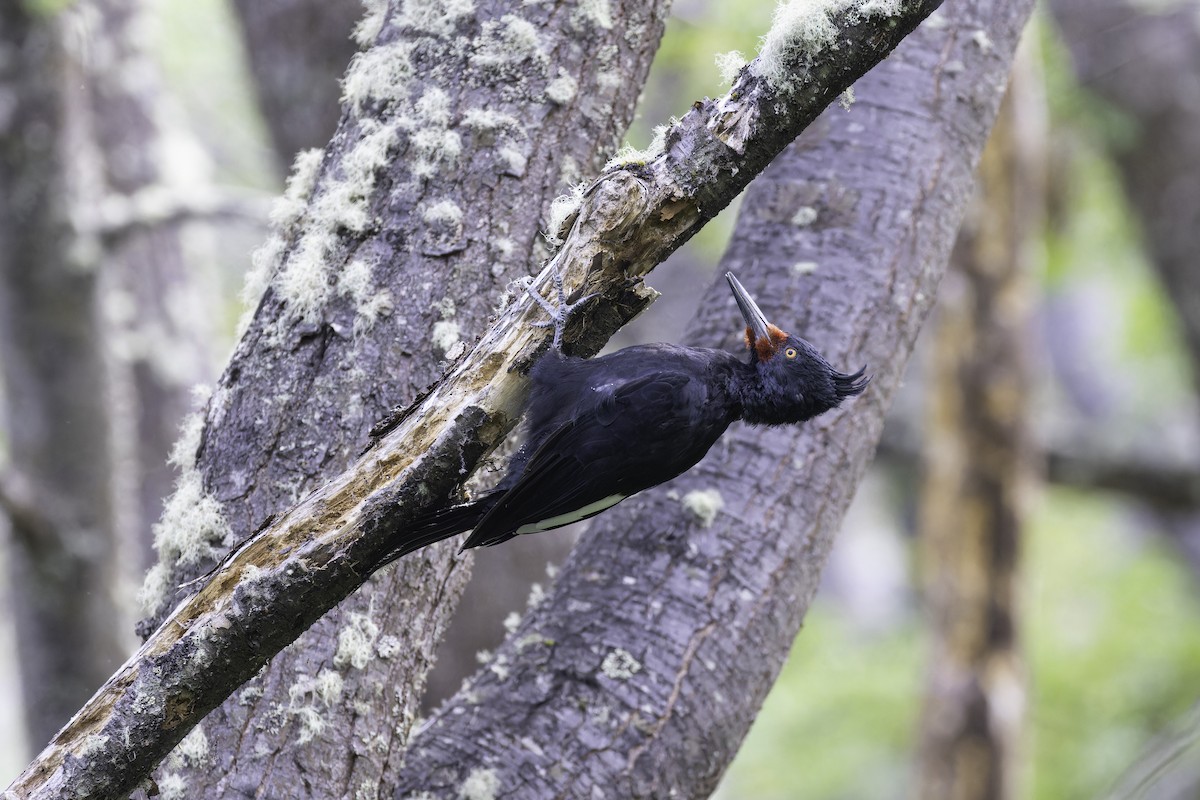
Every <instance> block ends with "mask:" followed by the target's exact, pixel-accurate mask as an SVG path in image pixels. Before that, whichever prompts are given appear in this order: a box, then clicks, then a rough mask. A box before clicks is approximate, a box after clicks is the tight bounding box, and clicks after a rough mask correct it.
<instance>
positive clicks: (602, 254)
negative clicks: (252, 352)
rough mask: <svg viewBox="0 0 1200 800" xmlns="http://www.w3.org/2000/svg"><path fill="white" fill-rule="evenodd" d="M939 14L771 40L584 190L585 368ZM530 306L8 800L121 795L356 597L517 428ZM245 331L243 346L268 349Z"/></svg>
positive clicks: (124, 677)
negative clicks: (697, 248) (434, 507)
mask: <svg viewBox="0 0 1200 800" xmlns="http://www.w3.org/2000/svg"><path fill="white" fill-rule="evenodd" d="M866 5H869V6H871V7H872V8H874V7H877V6H879V4H877V3H869V4H866ZM936 5H937V3H936V2H935V1H934V0H927V1H926V2H909V3H904V4H901V5H900V6H899V7H898V11H897V13H896V15H895V16H889V15H887V14H884V13H867V12H866V11H862V10H859V9H858V7H857V4H855V5H853V6H852V7H847V8H846V10H845V11H843V12H841V13H840V14H838V15H837V16H836V17H835V18H834V20H833V24H834V27H833V29H832V32H831V33H829V34H828V35H827V38H822V39H820V40H819V41H813V40H811V39H809V40H807V41H806V42H801V43H797V41H793V40H789V38H788V36H792V37H793V38H794V36H796V35H798V34H800V33H807V31H806V30H790V31H787V30H785V31H784V33H785V36H784V37H783V39H782V41H781V42H780V44H781V45H782V46H781V47H780V48H779V49H778V50H777V51H775V52H774V53H773V58H772V60H770V61H769V62H758V63H757V64H756V65H752V67H751V68H750V69H749V70H747V71H745V72H743V73H742V74H741V76H740V77H739V79H738V81H737V82H736V83H735V86H734V88H733V90H732V91H731V93H730V95H728V96H726V97H725V98H722V99H721V100H718V101H715V102H713V101H707V102H705V103H700V104H697V106H696V107H695V108H694V109H693V110H692V111H691V112H689V113H688V114H687V115H686V116H685V117H684V119H683V120H681V122H680V123H679V124H678V125H676V126H675V127H674V128H673V129H672V130H671V131H669V132H668V134H667V136H666V138H665V144H666V149H665V152H664V153H662V154H661V155H659V156H658V157H656V158H655V159H654V160H653V161H650V162H647V163H645V164H639V165H637V166H635V167H633V168H630V169H624V170H619V171H615V172H610V173H607V174H606V175H605V176H604V177H602V178H601V179H600V180H599V181H597V182H596V183H595V184H593V185H592V186H591V187H590V188H589V190H588V191H587V192H585V193H584V196H583V198H582V204H581V207H580V209H579V210H578V211H577V212H576V213H575V214H573V215H571V216H570V217H569V218H568V223H569V225H570V233H569V234H568V236H567V239H566V243H565V244H564V245H563V247H562V248H561V250H560V251H559V253H558V255H557V256H556V257H555V259H554V261H553V262H552V264H551V265H550V268H551V269H553V268H557V269H559V270H561V271H562V272H563V273H564V274H565V275H566V276H567V279H568V283H569V285H571V286H572V287H573V288H580V287H587V288H588V289H589V290H598V291H600V292H601V293H602V298H601V299H599V300H597V301H596V302H595V303H594V305H593V307H591V308H589V309H587V310H586V312H585V313H583V314H581V315H580V320H579V321H578V323H577V325H576V326H575V327H574V328H573V329H572V330H571V331H569V333H568V337H569V340H570V342H571V344H572V346H573V347H574V348H575V350H576V351H577V352H582V353H588V352H594V350H595V349H596V348H597V347H598V346H599V344H600V343H601V342H602V341H603V340H604V339H606V338H607V336H608V335H609V334H611V332H612V331H613V330H615V329H616V328H617V327H618V326H619V325H620V324H621V323H622V322H623V321H625V320H626V319H628V318H629V317H630V316H631V315H632V314H633V313H635V312H636V311H637V310H640V308H641V307H642V306H643V305H644V304H645V303H646V302H647V301H648V294H647V292H645V291H644V290H641V289H639V288H638V285H637V284H631V283H630V282H629V281H630V278H637V277H640V276H641V275H643V274H645V272H647V271H648V270H649V269H650V268H652V267H653V265H654V264H655V263H657V261H658V260H659V259H661V258H662V257H665V255H666V254H667V253H669V252H670V251H671V250H673V249H674V248H675V247H678V245H679V244H681V243H682V242H683V241H685V240H686V239H687V238H688V237H689V236H690V235H691V234H692V233H694V232H695V230H696V229H697V228H698V227H699V226H700V225H701V224H703V222H704V221H706V220H707V219H708V218H710V217H711V216H712V215H713V214H715V213H716V212H717V211H718V210H720V209H721V208H723V207H724V206H725V205H726V204H728V202H729V201H730V200H731V199H732V198H733V197H734V196H735V195H736V194H737V192H739V191H740V190H741V189H742V188H743V187H744V186H745V184H746V183H747V182H748V181H749V180H750V178H751V177H753V175H754V174H756V173H757V172H758V171H760V170H761V169H762V167H764V166H765V165H766V164H767V163H769V161H770V160H771V158H773V157H774V156H775V155H776V154H777V153H778V152H779V151H780V150H781V149H782V148H783V147H784V146H785V145H786V144H787V143H788V142H789V141H790V140H791V139H792V138H793V137H794V136H795V135H796V133H798V132H799V130H801V129H802V128H803V127H804V126H805V125H807V124H808V122H810V121H811V120H812V119H813V118H815V116H816V115H817V114H818V113H819V111H820V109H821V108H823V107H824V106H825V105H827V104H828V103H829V102H830V101H831V100H832V99H834V98H835V97H837V96H838V95H839V94H840V93H841V92H842V91H843V90H844V89H846V88H847V87H848V86H849V85H850V83H852V82H853V80H854V79H856V78H857V77H859V76H860V75H861V74H863V73H864V72H865V71H866V70H867V69H869V68H870V67H871V66H872V65H873V64H875V63H877V62H878V61H879V60H880V59H882V58H883V57H884V56H885V55H886V54H887V53H888V52H890V50H891V49H892V48H893V47H894V46H895V45H896V44H897V43H898V42H899V41H900V40H901V39H902V38H903V36H905V35H906V34H907V33H908V32H909V31H911V30H912V28H913V27H914V26H915V25H916V24H917V23H918V22H919V21H920V20H921V19H922V18H924V16H926V15H927V14H928V13H929V12H930V11H931V10H932V9H933V8H934V7H935V6H936ZM823 36H825V34H823ZM834 44H836V45H837V46H836V48H835V47H833V46H832V45H834ZM806 47H807V49H805V48H806ZM789 75H794V76H797V77H796V81H797V84H796V86H794V87H793V88H792V89H791V91H789V92H784V91H781V90H780V88H779V84H778V83H776V84H772V83H771V82H770V80H774V81H776V82H778V81H780V80H781V77H780V76H789ZM763 76H770V80H768V78H766V77H763ZM360 133H361V131H360ZM547 275H548V273H547V272H544V273H543V275H542V277H541V279H540V283H539V286H544V284H545V283H546V281H547V280H548V278H547ZM269 298H270V296H268V299H269ZM533 307H534V306H533V304H532V303H531V301H529V300H528V298H525V297H524V296H521V297H519V298H518V299H517V300H516V301H515V302H513V303H512V304H511V305H510V306H509V308H508V309H507V310H505V311H504V312H503V313H502V314H501V315H500V318H499V320H498V321H497V322H496V324H495V325H494V326H493V327H492V328H491V330H490V331H488V332H487V333H486V334H485V335H484V337H483V338H482V340H481V341H480V342H479V343H478V344H477V345H476V346H475V347H474V348H473V350H472V351H471V352H470V353H469V354H468V355H467V356H466V357H465V358H463V359H461V360H459V361H458V362H457V363H456V364H455V365H454V366H453V367H452V368H451V370H450V371H449V373H448V374H447V376H446V377H445V378H444V379H443V380H442V382H441V383H440V384H439V385H438V386H437V387H436V388H435V389H434V390H433V392H432V393H431V394H430V395H429V396H428V397H426V398H425V399H424V400H423V401H422V402H421V403H420V404H419V405H418V406H417V407H416V408H414V409H413V411H412V412H411V413H410V414H409V415H408V416H407V417H405V418H404V419H403V420H402V421H401V422H400V423H399V424H398V425H397V426H396V427H395V428H394V429H393V430H392V431H391V432H390V433H388V434H387V435H386V436H384V437H383V438H382V439H381V440H380V441H379V442H378V443H377V445H376V446H375V447H374V448H373V449H371V450H370V451H369V452H368V453H366V454H365V455H364V456H363V457H362V458H361V459H360V460H359V461H358V462H357V463H356V464H355V465H354V466H353V467H352V468H350V469H349V470H347V471H346V472H344V473H342V474H341V475H340V476H338V477H336V478H334V479H333V480H332V481H331V482H330V483H328V484H327V485H326V486H324V487H323V488H321V489H319V490H317V491H316V492H314V493H312V494H310V495H309V496H308V497H307V498H305V499H304V500H302V501H301V502H300V503H299V504H298V505H296V506H295V507H294V508H292V509H291V510H289V511H288V512H287V513H286V514H284V515H282V516H281V518H280V519H278V520H277V521H274V522H272V523H271V524H269V525H267V527H266V528H265V529H264V530H262V531H261V532H260V533H259V534H257V535H256V536H254V537H253V538H252V539H251V540H249V541H248V542H246V543H245V544H243V545H241V546H240V547H239V548H238V549H237V550H236V551H235V552H234V553H233V555H232V556H231V557H230V558H229V559H228V560H227V561H225V562H224V563H223V564H222V565H221V567H220V568H219V569H218V570H217V571H216V573H215V574H214V575H213V577H212V578H211V580H210V581H209V582H208V583H207V584H206V585H205V587H204V588H203V589H202V590H201V591H200V592H199V593H198V594H196V595H195V596H194V597H192V598H190V599H188V600H185V601H184V602H183V603H182V604H180V605H179V606H178V607H177V608H176V609H175V611H174V612H172V613H171V614H170V616H169V617H168V618H167V619H166V621H165V622H164V623H163V624H162V625H161V626H160V628H159V629H158V630H157V631H156V632H155V633H154V634H153V635H152V636H151V637H150V638H149V639H148V641H147V642H146V644H145V645H144V646H143V648H142V649H141V650H140V651H139V653H138V654H136V655H135V656H134V657H133V658H131V659H130V661H129V662H127V664H126V665H125V666H124V667H122V669H121V670H120V671H119V672H118V673H117V674H116V675H114V676H113V678H111V679H110V680H109V682H108V683H107V684H106V685H105V687H104V688H102V689H101V691H100V692H99V693H98V694H97V695H96V697H94V698H93V699H92V701H90V702H89V703H88V705H87V706H85V707H84V709H82V710H81V711H80V713H79V714H78V715H77V716H76V717H75V718H74V719H73V720H72V722H71V723H70V724H69V725H68V726H67V727H66V728H65V729H64V730H63V731H61V732H60V733H59V735H58V736H57V737H56V738H55V740H54V741H52V742H51V744H50V746H49V747H48V748H47V749H46V750H45V751H44V752H43V753H42V755H41V756H39V758H38V759H37V760H36V761H35V762H34V763H33V764H32V765H31V766H30V767H29V768H28V769H27V771H26V772H25V773H24V774H23V775H22V776H21V777H20V778H18V780H17V781H16V782H15V783H14V784H13V786H12V787H11V789H10V790H11V791H13V792H14V793H17V794H20V795H22V796H31V797H52V796H62V797H74V796H89V797H118V796H123V795H124V794H127V793H128V791H129V790H130V789H131V788H132V787H133V786H134V785H136V783H137V781H138V780H140V779H141V778H142V777H143V776H144V775H145V774H146V772H147V771H148V769H149V768H150V767H151V766H152V765H153V764H154V763H156V762H157V760H158V759H160V758H161V757H162V756H163V755H164V754H165V753H166V751H167V750H168V749H169V748H170V747H171V746H173V745H174V744H175V743H176V742H178V741H179V739H180V738H182V735H183V734H184V733H185V732H186V731H187V730H188V729H189V728H190V727H191V726H192V725H194V724H195V723H196V722H197V721H198V720H199V719H200V718H201V717H202V716H203V715H204V714H205V713H207V712H208V711H209V710H211V709H212V708H213V707H214V706H215V705H216V704H217V703H218V702H220V700H222V699H223V698H224V697H226V696H228V695H229V694H230V693H231V692H232V691H233V689H235V688H236V687H237V686H238V685H240V683H241V682H243V681H244V680H245V679H246V678H248V677H250V675H252V674H253V673H254V672H255V671H256V670H257V669H258V668H259V667H260V666H262V665H263V664H264V663H265V662H266V660H267V659H269V658H270V656H271V655H273V654H274V653H275V652H277V651H278V650H279V649H280V648H281V647H283V646H284V645H285V644H287V642H289V641H291V640H293V639H294V638H295V637H296V636H297V635H298V634H299V633H300V632H302V631H303V630H304V628H306V627H307V626H308V625H309V624H311V622H312V621H313V620H314V619H316V618H317V617H318V616H320V615H321V614H322V613H324V611H325V610H327V609H328V608H330V607H332V605H333V604H335V603H336V602H337V601H339V600H340V599H341V598H343V597H345V596H346V595H347V594H348V593H349V592H350V591H352V590H353V589H354V588H356V587H357V586H358V585H360V584H361V583H362V582H363V580H365V579H366V577H367V575H368V574H369V572H370V570H371V569H372V568H373V567H374V566H375V564H376V562H377V560H378V558H379V557H380V556H381V555H382V554H383V553H385V552H386V551H387V548H388V545H389V541H390V539H391V536H392V534H393V533H395V532H396V531H399V530H402V529H403V526H404V525H405V524H406V522H407V521H408V520H410V519H412V517H413V516H414V515H415V514H416V513H417V512H418V511H420V510H421V509H422V508H424V507H427V506H428V505H429V504H430V503H433V502H439V501H441V500H442V499H443V498H444V497H446V496H447V495H448V494H449V492H450V491H451V489H452V488H454V487H456V486H458V485H460V484H461V482H462V480H463V478H464V477H465V473H467V472H469V470H470V468H471V467H473V465H474V464H475V463H476V462H477V461H478V460H479V458H480V457H481V456H482V455H483V454H484V453H485V452H486V451H487V450H489V449H490V448H491V447H493V446H495V444H496V443H497V442H498V441H499V440H500V438H502V436H503V435H504V434H505V433H506V432H507V430H508V429H509V428H510V427H511V426H512V424H513V423H514V422H515V420H516V417H517V415H518V413H519V409H520V404H521V398H522V395H523V391H524V378H523V377H522V372H523V370H524V368H525V367H527V366H528V365H529V363H531V360H532V359H533V358H534V357H535V356H536V354H537V351H538V349H539V348H541V347H544V346H545V341H544V338H545V337H544V336H543V335H542V334H541V333H534V332H533V329H532V328H531V327H530V325H529V323H530V322H531V321H533V320H534V319H536V316H535V315H532V314H530V310H531V308H533ZM251 333H252V336H251V337H249V338H248V339H246V340H243V344H242V347H243V348H245V347H249V346H252V345H253V344H254V341H255V338H254V337H255V336H257V337H262V336H264V335H265V332H264V331H262V330H258V331H255V330H254V329H252V332H251ZM209 444H210V443H207V442H206V443H204V444H202V449H203V447H206V446H208V445H209Z"/></svg>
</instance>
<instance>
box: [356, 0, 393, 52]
mask: <svg viewBox="0 0 1200 800" xmlns="http://www.w3.org/2000/svg"><path fill="white" fill-rule="evenodd" d="M387 6H388V4H387V0H363V18H362V19H360V20H359V21H358V24H357V25H355V26H354V32H353V33H352V34H351V36H353V37H354V41H356V42H358V44H359V46H360V47H369V46H370V45H371V43H372V42H374V41H375V37H376V36H378V35H379V32H380V31H381V30H383V23H384V21H385V20H386V19H387Z"/></svg>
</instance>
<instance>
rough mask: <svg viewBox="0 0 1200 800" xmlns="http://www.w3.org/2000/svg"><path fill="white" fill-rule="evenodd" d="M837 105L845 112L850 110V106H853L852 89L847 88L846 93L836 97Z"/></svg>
mask: <svg viewBox="0 0 1200 800" xmlns="http://www.w3.org/2000/svg"><path fill="white" fill-rule="evenodd" d="M838 105H839V106H841V107H842V108H843V109H845V110H846V111H849V110H850V106H852V105H854V87H853V86H847V87H846V91H844V92H842V93H841V94H840V95H838Z"/></svg>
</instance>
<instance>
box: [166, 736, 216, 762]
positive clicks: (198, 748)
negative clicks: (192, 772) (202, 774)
mask: <svg viewBox="0 0 1200 800" xmlns="http://www.w3.org/2000/svg"><path fill="white" fill-rule="evenodd" d="M207 763H208V736H207V735H206V734H205V733H204V726H203V725H197V726H196V727H194V728H192V730H191V732H190V733H188V735H187V736H185V737H183V741H181V742H180V743H179V744H177V745H175V749H174V750H172V751H171V754H170V755H168V756H167V769H170V770H182V769H183V768H185V767H191V768H193V769H199V768H201V767H203V766H204V765H206V764H207Z"/></svg>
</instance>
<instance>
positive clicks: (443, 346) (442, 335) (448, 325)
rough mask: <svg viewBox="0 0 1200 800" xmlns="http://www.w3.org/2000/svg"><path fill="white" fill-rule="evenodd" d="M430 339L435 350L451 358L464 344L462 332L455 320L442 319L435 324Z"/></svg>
mask: <svg viewBox="0 0 1200 800" xmlns="http://www.w3.org/2000/svg"><path fill="white" fill-rule="evenodd" d="M429 339H430V343H431V344H433V348H434V349H435V350H437V351H439V352H440V353H442V355H444V356H446V357H447V358H451V356H450V353H451V352H452V351H454V350H455V349H456V348H457V347H458V345H460V344H462V341H461V340H462V331H461V330H460V329H459V327H458V323H457V322H455V321H454V320H450V319H441V320H438V321H437V322H435V323H433V330H432V331H430V334H429Z"/></svg>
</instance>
